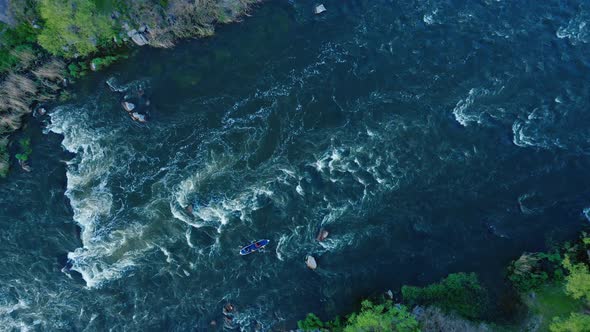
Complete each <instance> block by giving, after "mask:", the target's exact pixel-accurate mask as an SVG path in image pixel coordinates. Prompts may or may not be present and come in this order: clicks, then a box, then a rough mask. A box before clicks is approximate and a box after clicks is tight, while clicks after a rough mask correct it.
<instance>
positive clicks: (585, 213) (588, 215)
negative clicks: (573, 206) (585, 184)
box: [582, 207, 590, 222]
mask: <svg viewBox="0 0 590 332" xmlns="http://www.w3.org/2000/svg"><path fill="white" fill-rule="evenodd" d="M582 215H583V216H584V217H585V218H586V220H588V221H589V222H590V207H587V208H585V209H583V210H582Z"/></svg>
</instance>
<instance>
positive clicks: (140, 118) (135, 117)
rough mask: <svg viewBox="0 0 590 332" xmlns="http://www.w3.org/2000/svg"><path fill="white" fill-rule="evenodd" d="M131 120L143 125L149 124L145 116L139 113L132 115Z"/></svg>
mask: <svg viewBox="0 0 590 332" xmlns="http://www.w3.org/2000/svg"><path fill="white" fill-rule="evenodd" d="M131 118H132V119H133V120H135V121H137V122H141V123H145V122H147V120H146V118H145V115H143V114H140V113H137V112H133V113H131Z"/></svg>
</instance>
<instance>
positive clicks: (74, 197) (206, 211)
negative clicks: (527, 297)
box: [0, 0, 590, 331]
mask: <svg viewBox="0 0 590 332" xmlns="http://www.w3.org/2000/svg"><path fill="white" fill-rule="evenodd" d="M313 4H314V2H312V1H290V2H286V1H271V2H267V3H265V4H263V5H261V6H260V7H259V8H256V9H255V10H254V11H253V12H252V17H247V18H245V19H244V21H243V22H241V23H237V24H233V25H229V26H224V27H221V28H220V29H219V30H218V33H217V35H216V36H215V37H213V38H210V39H205V40H195V41H185V42H183V43H181V44H179V45H178V46H177V47H175V48H173V49H170V50H154V49H141V50H139V51H137V52H136V53H135V54H134V55H133V56H132V57H131V58H130V59H129V60H126V61H125V62H121V63H119V64H117V65H115V66H113V67H112V68H109V69H108V70H107V71H105V72H103V73H99V74H96V75H93V76H92V77H89V78H87V79H84V80H82V81H80V82H78V84H77V86H76V87H75V90H74V92H75V94H76V98H74V99H73V100H72V101H71V102H69V103H66V104H61V105H56V106H55V107H54V108H53V109H52V112H51V115H50V118H47V119H43V120H42V121H41V122H35V121H33V122H31V124H30V126H29V127H28V128H27V129H26V130H25V134H26V135H30V136H32V141H33V144H34V153H33V156H32V166H33V169H34V172H32V173H22V172H20V171H18V170H17V169H15V171H14V172H13V173H12V174H11V175H10V177H9V178H8V179H7V180H4V181H3V182H2V184H1V186H0V192H1V196H0V197H1V198H0V207H1V208H0V223H1V227H0V238H1V239H2V241H1V243H0V250H1V251H0V253H1V255H0V261H1V262H2V267H3V269H2V271H1V272H0V281H1V283H0V324H1V325H2V326H3V327H4V328H5V329H7V330H9V331H10V330H16V331H18V330H30V331H47V330H72V331H74V330H76V331H80V330H85V331H103V330H108V329H112V330H113V331H123V330H125V331H135V330H138V331H146V330H147V331H152V330H153V331H162V330H174V331H187V330H189V331H190V330H194V331H204V330H207V329H210V330H215V329H222V326H223V316H222V313H221V310H222V307H223V305H224V304H225V303H227V302H231V303H233V304H234V305H235V307H236V310H237V313H236V314H235V317H234V319H233V322H232V323H231V324H230V325H231V326H232V327H234V328H236V329H242V330H245V331H252V330H255V329H259V330H273V331H276V330H282V329H289V328H293V327H294V326H295V322H296V320H297V319H301V318H302V317H304V315H305V314H306V313H307V312H310V311H313V312H317V313H319V314H320V316H321V317H324V318H329V317H332V316H334V315H336V314H344V313H346V312H348V311H350V310H352V309H353V308H354V307H355V305H356V304H357V303H358V301H359V300H360V299H361V298H362V297H366V296H370V295H373V294H377V293H380V292H382V291H384V290H386V289H388V288H392V289H396V288H397V287H399V286H400V285H402V284H417V285H421V284H425V283H428V282H432V281H436V280H438V279H439V278H441V277H442V276H444V275H446V274H448V273H451V272H457V271H475V272H478V273H479V274H480V276H481V278H482V280H483V282H484V283H485V284H486V285H487V286H488V287H490V288H491V289H492V291H493V293H500V292H501V290H502V283H503V278H504V277H503V273H504V272H503V271H504V270H503V269H504V266H505V265H506V264H507V263H508V262H509V261H510V260H511V259H514V258H515V257H517V256H518V255H519V254H520V253H521V252H522V251H533V250H540V249H543V248H545V246H546V245H547V244H550V243H552V242H557V241H561V240H564V239H568V238H571V237H573V236H574V234H575V233H576V232H577V231H578V230H579V229H580V228H581V227H583V225H584V224H585V223H587V222H588V221H587V219H586V218H585V214H588V215H590V212H587V213H585V212H584V211H585V208H587V207H588V206H590V190H589V189H588V188H590V177H588V176H587V170H588V167H589V166H590V158H589V157H588V154H589V153H590V129H589V128H590V113H589V112H588V109H589V106H590V86H589V83H588V78H590V63H589V61H588V54H590V45H589V42H590V26H587V24H588V23H590V6H588V5H586V4H585V3H584V2H582V1H557V0H553V1H543V2H541V3H539V2H537V1H491V0H489V1H437V0H430V1H420V2H417V1H384V0H378V1H375V0H373V1H364V0H356V1H353V0H350V1H325V2H324V4H325V6H326V7H327V8H328V12H326V13H324V14H323V15H321V16H314V15H313V14H312V8H313ZM106 81H109V82H111V83H112V85H113V86H115V87H116V88H117V89H118V90H119V92H112V91H110V90H109V88H108V87H107V85H106V84H105V82H106ZM139 90H143V91H145V94H144V97H142V98H144V99H143V101H145V100H147V99H149V100H150V105H149V106H145V105H144V104H143V103H142V104H141V105H139V108H140V111H142V112H147V113H149V117H150V121H149V123H148V124H146V125H140V124H137V123H135V122H133V121H132V120H130V119H129V117H128V116H127V114H126V113H125V112H124V111H123V110H122V109H121V106H120V102H121V100H122V98H124V96H125V95H127V96H128V97H129V98H132V99H133V98H134V97H136V96H137V93H138V91H139ZM133 100H137V99H133ZM44 133H45V134H44ZM23 135H24V134H23ZM189 205H193V206H194V209H193V213H192V214H191V213H189V212H187V211H186V209H185V208H186V207H187V206H189ZM320 227H324V228H326V229H328V230H329V231H330V236H329V237H328V239H327V240H326V241H325V242H322V243H318V242H317V241H316V240H315V236H316V234H317V231H318V230H319V229H320ZM262 238H268V239H270V240H271V243H270V245H269V247H268V250H267V251H266V252H265V253H256V254H252V255H249V256H246V257H241V256H239V253H238V250H239V247H240V246H241V245H244V244H248V243H249V241H251V240H253V239H262ZM307 254H313V255H314V256H315V257H316V258H317V260H318V264H319V269H318V270H316V271H313V272H312V271H310V270H308V269H307V268H306V267H305V264H304V258H305V256H306V255H307ZM498 310H501V309H498ZM498 317H500V316H498V315H496V318H497V319H504V318H498ZM509 318H510V317H505V319H509ZM212 320H215V321H216V322H217V327H216V328H213V327H211V326H210V322H211V321H212Z"/></svg>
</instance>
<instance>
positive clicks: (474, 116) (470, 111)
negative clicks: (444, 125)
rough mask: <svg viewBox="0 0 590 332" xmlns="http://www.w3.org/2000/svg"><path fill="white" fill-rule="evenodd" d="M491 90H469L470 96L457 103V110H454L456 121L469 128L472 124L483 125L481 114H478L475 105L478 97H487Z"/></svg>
mask: <svg viewBox="0 0 590 332" xmlns="http://www.w3.org/2000/svg"><path fill="white" fill-rule="evenodd" d="M488 93H489V90H487V89H482V88H473V89H471V90H469V94H468V95H467V97H466V98H464V99H461V100H459V101H458V102H457V105H456V106H455V108H453V114H454V115H455V120H457V122H459V123H460V124H461V125H462V126H464V127H467V126H468V125H469V124H470V123H473V122H475V123H478V124H479V123H481V115H482V113H481V112H478V110H477V109H475V107H474V103H475V101H476V100H477V98H478V97H480V96H483V95H487V94H488Z"/></svg>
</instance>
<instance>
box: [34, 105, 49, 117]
mask: <svg viewBox="0 0 590 332" xmlns="http://www.w3.org/2000/svg"><path fill="white" fill-rule="evenodd" d="M45 114H47V110H46V109H45V107H39V108H38V109H36V110H35V111H34V112H33V116H34V117H36V118H38V117H41V116H43V115H45Z"/></svg>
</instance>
